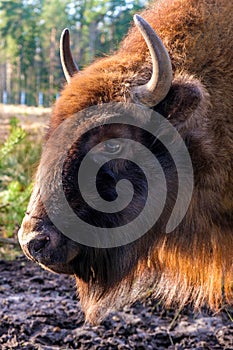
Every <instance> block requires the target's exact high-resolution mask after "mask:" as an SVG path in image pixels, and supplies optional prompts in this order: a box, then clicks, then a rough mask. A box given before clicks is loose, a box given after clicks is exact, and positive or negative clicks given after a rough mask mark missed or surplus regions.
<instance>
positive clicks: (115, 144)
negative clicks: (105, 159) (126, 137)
mask: <svg viewBox="0 0 233 350" xmlns="http://www.w3.org/2000/svg"><path fill="white" fill-rule="evenodd" d="M121 150H122V145H121V143H120V142H119V141H118V140H113V139H112V140H107V141H105V142H104V147H103V152H105V153H114V154H116V153H120V151H121Z"/></svg>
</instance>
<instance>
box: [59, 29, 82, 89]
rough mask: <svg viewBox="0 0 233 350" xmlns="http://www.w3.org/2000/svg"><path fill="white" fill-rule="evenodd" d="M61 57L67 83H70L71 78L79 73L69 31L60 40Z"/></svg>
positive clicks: (64, 32) (65, 30)
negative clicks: (71, 48) (72, 51)
mask: <svg viewBox="0 0 233 350" xmlns="http://www.w3.org/2000/svg"><path fill="white" fill-rule="evenodd" d="M60 57H61V65H62V69H63V72H64V75H65V78H66V81H67V83H69V82H70V78H71V77H72V76H73V75H74V74H75V73H77V72H78V71H79V69H78V66H77V64H76V63H75V61H74V59H73V56H72V53H71V50H70V32H69V29H67V28H66V29H64V30H63V32H62V34H61V39H60Z"/></svg>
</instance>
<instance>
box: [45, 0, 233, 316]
mask: <svg viewBox="0 0 233 350" xmlns="http://www.w3.org/2000/svg"><path fill="white" fill-rule="evenodd" d="M232 11H233V3H232V1H229V0H218V1H217V0H166V1H165V0H161V1H156V2H155V3H154V5H152V6H151V7H150V9H148V10H146V11H144V12H143V13H142V14H141V15H142V17H144V18H145V19H146V20H147V21H148V23H149V24H150V25H151V26H152V27H153V28H154V29H155V31H156V32H157V33H158V34H159V35H160V37H161V39H162V41H163V43H164V44H165V46H166V48H167V49H168V52H169V54H170V57H171V59H172V66H173V72H174V80H173V83H172V87H171V89H170V92H169V93H168V95H167V97H166V98H165V99H164V101H162V102H161V103H160V104H159V105H158V106H156V107H155V108H154V109H155V110H157V111H159V112H161V113H162V114H163V115H165V116H166V117H167V118H169V119H170V120H171V122H172V123H173V124H174V125H175V126H176V127H177V129H178V130H179V131H180V133H181V134H182V136H183V137H190V138H191V139H192V142H191V145H190V154H191V157H192V161H193V166H194V175H195V190H194V194H193V198H192V202H191V205H190V208H189V210H188V212H187V214H186V216H185V218H184V220H183V221H182V223H181V224H180V225H179V227H178V228H177V229H176V230H175V231H174V232H173V233H172V234H170V235H164V234H159V235H158V236H157V237H156V238H154V241H153V244H151V247H153V249H149V251H148V249H147V248H145V254H144V255H143V254H141V253H140V252H141V251H142V250H143V248H142V246H141V247H140V250H139V249H138V248H137V246H135V247H134V249H135V256H137V255H138V262H137V264H135V265H134V268H132V269H131V272H129V273H128V276H125V277H123V279H122V280H121V281H120V282H119V279H120V276H117V278H116V281H115V282H116V283H115V284H114V283H112V285H111V286H109V287H108V288H105V289H104V288H102V286H101V285H99V284H98V279H97V280H96V276H95V275H94V273H93V276H92V277H91V278H90V280H89V281H88V280H85V279H84V278H80V277H78V276H77V285H78V288H79V293H80V297H81V301H82V304H83V307H84V310H85V312H86V316H87V318H88V319H89V320H96V319H98V318H100V317H101V315H102V314H103V313H104V310H105V308H106V309H109V305H113V304H114V305H115V306H116V305H118V302H119V303H124V302H125V300H124V299H127V300H134V299H135V298H137V297H138V295H141V294H142V293H143V291H145V290H146V289H147V288H153V290H154V296H156V297H157V296H160V297H163V299H164V300H165V303H167V304H168V305H169V304H170V303H171V302H174V301H175V302H178V303H179V304H182V305H184V304H185V303H186V302H190V301H191V302H192V303H193V304H194V305H195V306H196V307H198V306H200V305H203V304H204V303H206V302H207V303H208V304H209V305H210V306H211V307H212V308H218V307H219V306H220V305H221V304H223V303H224V302H225V301H226V302H228V303H229V304H231V303H232V301H233V298H232V284H233V178H232V172H233V116H232V96H233V87H232V86H233V85H232V83H233V65H232V62H233V38H232V33H233V22H232ZM150 75H151V60H150V56H149V53H148V50H147V47H146V44H145V42H144V40H143V38H142V36H141V34H140V33H139V31H138V30H136V29H135V28H132V29H131V31H130V33H129V35H128V36H127V37H126V38H125V40H124V41H123V42H122V44H121V47H120V49H119V50H118V52H116V53H115V54H114V55H113V56H110V57H107V58H103V59H100V60H98V61H96V62H94V63H93V64H92V65H91V66H89V67H87V68H86V69H84V70H83V71H82V72H81V73H78V74H77V75H76V76H74V77H73V78H72V79H71V83H70V84H69V85H66V86H65V88H64V90H63V91H62V94H61V97H60V99H59V100H58V101H57V103H56V105H55V108H54V111H53V114H52V117H51V122H50V131H49V135H50V134H51V133H52V132H53V131H54V130H55V129H56V128H57V126H58V125H60V124H61V123H62V121H63V120H64V119H66V118H69V117H70V116H72V115H73V114H74V113H76V112H78V111H80V110H82V109H83V108H85V107H88V106H91V105H96V104H102V103H105V102H110V101H117V102H118V101H120V102H127V101H130V98H131V97H130V88H131V87H132V86H134V85H138V84H143V83H145V82H146V81H148V79H149V78H150ZM143 242H144V241H143V240H142V241H141V243H139V244H141V245H143V244H145V247H148V242H147V243H145V242H144V243H143ZM137 249H138V250H137ZM108 259H109V258H108V257H107V253H106V260H103V261H108ZM109 261H110V260H109ZM115 263H116V264H117V258H116V260H115ZM105 268H106V269H107V270H108V269H109V271H111V270H112V271H113V270H114V266H105ZM117 296H118V298H117ZM119 296H120V297H121V298H122V299H121V300H120V299H119Z"/></svg>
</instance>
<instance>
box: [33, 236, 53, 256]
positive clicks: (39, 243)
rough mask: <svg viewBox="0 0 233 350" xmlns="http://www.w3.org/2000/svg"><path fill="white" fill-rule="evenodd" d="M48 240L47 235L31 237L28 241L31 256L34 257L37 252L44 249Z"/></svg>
mask: <svg viewBox="0 0 233 350" xmlns="http://www.w3.org/2000/svg"><path fill="white" fill-rule="evenodd" d="M49 241H50V239H49V237H48V236H44V237H38V238H34V239H32V240H31V241H30V242H29V243H28V251H29V253H30V254H31V256H33V257H35V258H36V256H37V254H38V253H41V252H42V251H43V250H44V248H45V247H46V246H47V245H48V243H49Z"/></svg>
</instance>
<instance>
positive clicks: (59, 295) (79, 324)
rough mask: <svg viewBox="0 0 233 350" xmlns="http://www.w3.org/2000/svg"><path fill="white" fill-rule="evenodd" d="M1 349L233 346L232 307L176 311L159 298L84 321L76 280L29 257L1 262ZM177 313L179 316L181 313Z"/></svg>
mask: <svg viewBox="0 0 233 350" xmlns="http://www.w3.org/2000/svg"><path fill="white" fill-rule="evenodd" d="M0 306H1V307H0V320H1V323H0V349H4V350H5V349H44V350H49V349H51V350H52V349H102V350H104V349H122V350H123V349H137V350H143V349H145V350H149V349H158V350H159V349H177V350H178V349H225V350H227V349H228V350H230V349H231V350H232V349H233V322H232V321H231V316H230V315H229V314H227V312H226V311H222V312H221V313H219V314H218V315H211V314H210V313H208V312H207V311H205V312H204V311H203V313H198V314H194V313H193V312H192V310H191V309H189V308H187V309H186V310H184V311H183V312H182V313H180V314H178V316H177V315H176V311H175V310H167V311H165V310H164V309H163V308H162V307H161V305H159V303H158V301H151V300H147V301H145V302H144V303H139V302H137V303H136V304H134V305H133V306H131V307H125V308H124V309H123V310H120V311H117V312H115V313H112V314H111V315H110V316H109V317H108V318H107V319H106V320H105V321H104V322H102V323H101V324H100V325H99V326H95V327H92V326H90V325H88V324H84V318H83V314H82V312H81V310H80V305H79V302H78V299H77V297H76V293H75V287H74V281H73V279H72V278H71V277H68V276H65V275H56V274H52V273H50V272H47V271H44V270H42V269H41V268H40V267H39V266H37V265H36V264H33V263H31V262H29V261H27V260H26V259H25V258H24V257H23V256H22V257H19V258H18V259H16V260H15V261H12V262H10V261H8V262H7V261H0ZM176 316H177V318H176V319H175V317H176Z"/></svg>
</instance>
